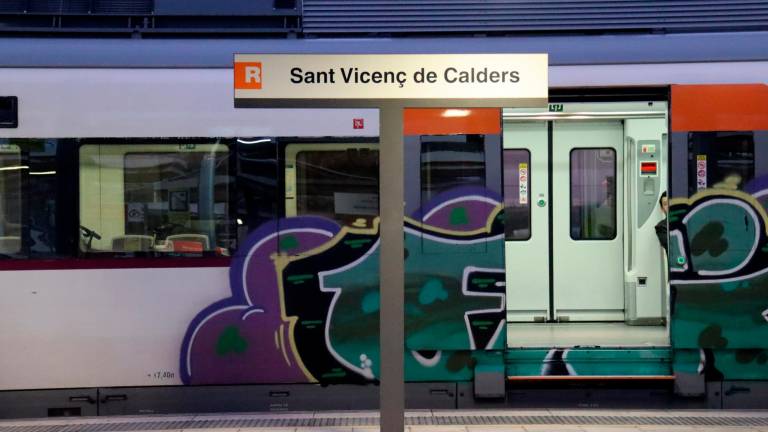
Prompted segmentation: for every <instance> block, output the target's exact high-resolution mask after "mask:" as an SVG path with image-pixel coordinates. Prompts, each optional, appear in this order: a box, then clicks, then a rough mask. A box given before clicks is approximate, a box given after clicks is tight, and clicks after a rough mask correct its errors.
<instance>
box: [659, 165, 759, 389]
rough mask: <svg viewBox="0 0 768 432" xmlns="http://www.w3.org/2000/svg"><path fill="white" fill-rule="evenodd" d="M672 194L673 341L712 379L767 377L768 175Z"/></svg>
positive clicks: (687, 369)
mask: <svg viewBox="0 0 768 432" xmlns="http://www.w3.org/2000/svg"><path fill="white" fill-rule="evenodd" d="M744 189H745V190H744V191H737V190H726V189H708V190H704V191H701V192H699V193H697V194H695V195H693V196H692V197H691V198H690V199H675V200H672V201H671V207H670V213H669V229H670V249H669V267H670V275H671V280H670V284H671V287H672V301H673V304H672V311H673V315H672V328H671V337H672V344H673V346H675V348H676V349H677V350H696V351H697V352H698V354H697V355H696V356H695V357H694V356H693V355H690V356H689V358H688V357H685V356H684V355H682V354H680V356H679V357H680V359H682V358H688V361H689V363H690V364H691V366H686V365H683V364H682V360H680V361H678V360H679V359H677V360H676V370H680V371H685V372H692V371H693V370H694V368H693V366H692V365H693V364H694V362H696V363H697V366H696V367H695V371H696V372H697V373H700V374H703V375H706V376H707V379H708V380H722V379H764V378H768V364H766V363H767V362H768V354H766V348H768V320H766V318H765V311H766V306H768V235H766V233H767V231H766V230H767V229H768V223H767V222H768V213H766V208H767V207H766V205H768V200H766V198H768V179H766V178H760V179H756V180H754V181H752V182H750V183H749V184H747V185H746V186H745V188H744Z"/></svg>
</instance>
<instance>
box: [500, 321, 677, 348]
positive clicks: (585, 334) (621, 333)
mask: <svg viewBox="0 0 768 432" xmlns="http://www.w3.org/2000/svg"><path fill="white" fill-rule="evenodd" d="M669 346H670V343H669V332H668V331H667V328H666V327H665V326H661V325H657V326H630V325H627V324H625V323H623V322H618V323H617V322H601V323H594V322H593V323H573V322H571V323H526V324H523V323H510V324H508V325H507V347H509V348H637V349H650V348H667V347H669Z"/></svg>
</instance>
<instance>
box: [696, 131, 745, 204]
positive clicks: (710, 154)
mask: <svg viewBox="0 0 768 432" xmlns="http://www.w3.org/2000/svg"><path fill="white" fill-rule="evenodd" d="M754 177H755V140H754V134H753V133H752V132H691V133H689V134H688V194H689V195H693V194H694V193H696V191H698V190H700V189H708V188H719V189H731V190H734V189H739V190H740V189H743V187H744V185H745V184H747V183H748V182H749V181H750V180H752V179H753V178H754Z"/></svg>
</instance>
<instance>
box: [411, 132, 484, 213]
mask: <svg viewBox="0 0 768 432" xmlns="http://www.w3.org/2000/svg"><path fill="white" fill-rule="evenodd" d="M458 186H481V187H482V186H485V140H484V136H482V135H455V136H429V137H422V141H421V202H422V204H424V203H427V202H428V201H429V200H430V199H431V198H432V197H434V196H435V195H437V194H439V193H441V192H445V191H447V190H450V189H452V188H455V187H458Z"/></svg>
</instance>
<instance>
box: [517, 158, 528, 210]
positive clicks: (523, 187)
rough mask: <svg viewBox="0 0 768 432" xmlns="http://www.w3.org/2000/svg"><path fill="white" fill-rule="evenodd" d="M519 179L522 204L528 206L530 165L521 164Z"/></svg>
mask: <svg viewBox="0 0 768 432" xmlns="http://www.w3.org/2000/svg"><path fill="white" fill-rule="evenodd" d="M517 177H518V180H519V181H520V197H519V202H520V204H528V164H527V163H521V164H520V165H519V166H518V168H517Z"/></svg>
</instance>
